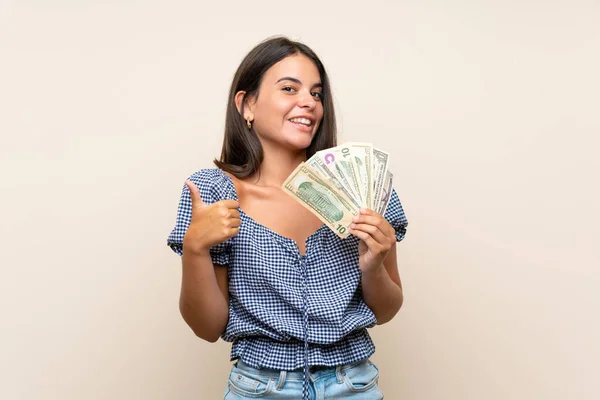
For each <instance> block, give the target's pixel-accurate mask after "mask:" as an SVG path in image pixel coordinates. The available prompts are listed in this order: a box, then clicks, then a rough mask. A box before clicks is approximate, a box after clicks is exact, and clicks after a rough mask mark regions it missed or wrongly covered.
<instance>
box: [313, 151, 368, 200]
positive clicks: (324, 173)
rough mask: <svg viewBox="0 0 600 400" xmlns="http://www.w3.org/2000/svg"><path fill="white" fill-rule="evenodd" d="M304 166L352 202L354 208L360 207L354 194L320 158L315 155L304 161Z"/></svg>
mask: <svg viewBox="0 0 600 400" xmlns="http://www.w3.org/2000/svg"><path fill="white" fill-rule="evenodd" d="M306 165H307V166H309V167H310V168H312V169H314V170H315V172H317V173H318V174H319V175H320V176H321V178H323V179H324V180H325V181H326V182H327V183H328V184H329V185H330V186H332V187H334V188H335V189H337V191H338V192H341V193H343V194H344V195H345V196H346V197H348V199H350V200H351V201H352V203H353V204H354V205H355V206H356V208H360V207H361V204H360V203H359V202H358V200H357V199H356V196H355V195H354V193H352V192H351V191H350V189H349V188H347V187H346V186H344V185H343V184H342V182H341V181H340V179H339V178H338V175H337V174H336V173H335V172H333V171H332V170H330V169H329V168H327V165H326V164H325V161H323V160H322V159H321V157H319V156H318V155H316V154H315V155H314V156H312V157H311V158H310V159H308V160H307V161H306Z"/></svg>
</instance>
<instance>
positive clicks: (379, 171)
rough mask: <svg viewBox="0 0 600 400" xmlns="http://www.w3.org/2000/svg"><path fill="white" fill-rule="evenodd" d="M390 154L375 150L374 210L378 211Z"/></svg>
mask: <svg viewBox="0 0 600 400" xmlns="http://www.w3.org/2000/svg"><path fill="white" fill-rule="evenodd" d="M388 158H389V154H388V153H386V152H385V151H381V150H379V149H373V207H372V208H373V209H374V210H375V211H377V206H378V205H379V197H380V196H381V194H382V189H383V184H384V181H385V179H386V173H387V169H388Z"/></svg>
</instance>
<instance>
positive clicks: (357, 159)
mask: <svg viewBox="0 0 600 400" xmlns="http://www.w3.org/2000/svg"><path fill="white" fill-rule="evenodd" d="M347 146H348V148H349V149H350V154H351V158H352V162H353V163H354V166H355V169H356V179H357V180H358V182H359V185H360V191H361V197H362V200H363V205H364V206H365V207H368V208H371V209H372V208H373V162H372V158H373V145H372V144H371V143H357V142H352V143H348V144H347Z"/></svg>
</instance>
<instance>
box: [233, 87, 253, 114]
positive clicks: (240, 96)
mask: <svg viewBox="0 0 600 400" xmlns="http://www.w3.org/2000/svg"><path fill="white" fill-rule="evenodd" d="M244 96H246V92H245V91H243V90H240V91H239V92H237V93H236V94H235V98H234V100H235V107H236V108H237V110H238V113H240V114H241V113H242V101H244ZM249 97H251V96H248V97H246V99H245V101H244V115H243V117H244V119H246V120H248V119H249V120H250V121H253V120H254V103H255V102H254V101H252V99H250V98H249Z"/></svg>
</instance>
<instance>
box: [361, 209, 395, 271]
mask: <svg viewBox="0 0 600 400" xmlns="http://www.w3.org/2000/svg"><path fill="white" fill-rule="evenodd" d="M350 233H351V234H353V235H354V236H356V237H358V238H359V239H360V243H359V245H358V255H359V266H360V270H361V271H362V272H363V273H365V272H373V271H376V270H377V269H379V268H382V266H383V260H384V259H385V257H386V256H387V255H388V253H389V252H390V250H391V249H392V246H393V245H394V243H395V242H396V237H395V231H394V228H393V227H392V226H391V225H390V223H389V222H388V221H387V220H386V219H385V218H384V217H382V216H381V215H380V214H377V213H376V212H375V211H373V210H370V209H362V210H360V214H359V215H358V216H356V217H354V219H353V223H352V224H351V225H350Z"/></svg>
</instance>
